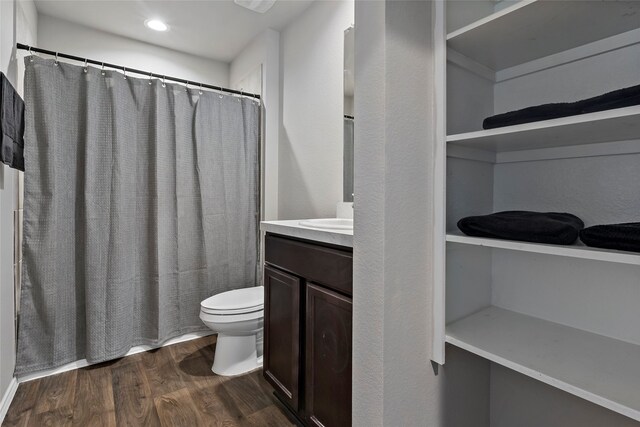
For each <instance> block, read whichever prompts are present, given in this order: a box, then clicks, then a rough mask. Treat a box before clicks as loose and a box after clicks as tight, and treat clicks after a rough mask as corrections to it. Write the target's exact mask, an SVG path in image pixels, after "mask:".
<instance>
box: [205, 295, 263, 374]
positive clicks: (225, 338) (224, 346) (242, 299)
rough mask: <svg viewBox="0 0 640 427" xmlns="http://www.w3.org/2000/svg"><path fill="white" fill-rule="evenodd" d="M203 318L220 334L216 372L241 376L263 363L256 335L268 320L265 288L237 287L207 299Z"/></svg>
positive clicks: (214, 369)
mask: <svg viewBox="0 0 640 427" xmlns="http://www.w3.org/2000/svg"><path fill="white" fill-rule="evenodd" d="M200 319H202V321H203V322H204V324H205V325H207V326H208V327H209V328H210V329H211V330H212V331H213V332H217V334H218V339H217V343H216V353H215V357H214V359H213V367H212V368H211V370H212V371H213V372H215V373H216V374H218V375H224V376H229V375H240V374H244V373H246V372H249V371H252V370H254V369H256V368H259V367H261V366H262V356H260V357H258V351H257V342H256V337H257V335H258V333H260V332H262V327H263V321H264V287H262V286H255V287H252V288H242V289H236V290H233V291H228V292H223V293H221V294H218V295H214V296H212V297H210V298H207V299H206V300H204V301H202V302H201V303H200Z"/></svg>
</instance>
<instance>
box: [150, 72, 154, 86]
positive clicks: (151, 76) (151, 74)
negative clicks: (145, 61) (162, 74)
mask: <svg viewBox="0 0 640 427" xmlns="http://www.w3.org/2000/svg"><path fill="white" fill-rule="evenodd" d="M152 79H153V73H152V72H149V86H151V85H152V84H153V81H152Z"/></svg>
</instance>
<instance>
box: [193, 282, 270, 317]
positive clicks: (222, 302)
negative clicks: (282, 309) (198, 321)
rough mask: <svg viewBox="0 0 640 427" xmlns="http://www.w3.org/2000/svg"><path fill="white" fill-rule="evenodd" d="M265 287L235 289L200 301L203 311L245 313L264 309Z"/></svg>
mask: <svg viewBox="0 0 640 427" xmlns="http://www.w3.org/2000/svg"><path fill="white" fill-rule="evenodd" d="M263 305H264V287H262V286H254V287H252V288H242V289H235V290H233V291H227V292H223V293H221V294H217V295H214V296H212V297H209V298H207V299H206V300H204V301H202V302H201V303H200V306H201V307H202V310H203V311H206V312H210V313H216V312H217V313H221V312H225V313H228V312H231V313H244V312H250V311H257V310H262V307H263Z"/></svg>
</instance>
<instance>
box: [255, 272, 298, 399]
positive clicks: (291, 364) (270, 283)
mask: <svg viewBox="0 0 640 427" xmlns="http://www.w3.org/2000/svg"><path fill="white" fill-rule="evenodd" d="M300 287H301V283H300V279H299V278H297V277H296V276H292V275H290V274H287V273H284V272H282V271H279V270H276V269H274V268H271V267H268V266H265V268H264V292H265V296H264V358H263V361H264V363H263V368H264V369H263V371H264V376H265V378H266V379H267V381H268V382H269V383H270V384H271V385H272V386H273V387H274V388H275V389H276V392H278V393H279V395H280V397H281V398H282V399H283V400H284V401H285V402H286V403H287V404H288V405H289V406H290V407H291V408H292V409H293V410H294V411H297V410H298V403H299V399H298V398H299V396H298V387H299V375H300Z"/></svg>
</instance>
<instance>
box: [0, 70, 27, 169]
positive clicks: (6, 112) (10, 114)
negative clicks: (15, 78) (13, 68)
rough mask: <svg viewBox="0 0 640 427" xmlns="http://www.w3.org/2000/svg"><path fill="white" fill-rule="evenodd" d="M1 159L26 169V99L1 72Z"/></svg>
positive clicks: (18, 167)
mask: <svg viewBox="0 0 640 427" xmlns="http://www.w3.org/2000/svg"><path fill="white" fill-rule="evenodd" d="M0 128H1V132H0V138H2V140H1V141H0V160H1V161H2V163H4V164H6V165H8V166H10V167H12V168H14V169H18V170H21V171H24V139H23V136H24V101H23V100H22V98H21V97H20V95H18V92H16V90H15V88H14V87H13V85H12V84H11V82H10V81H9V79H8V78H7V77H6V76H5V75H4V74H3V73H0Z"/></svg>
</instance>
